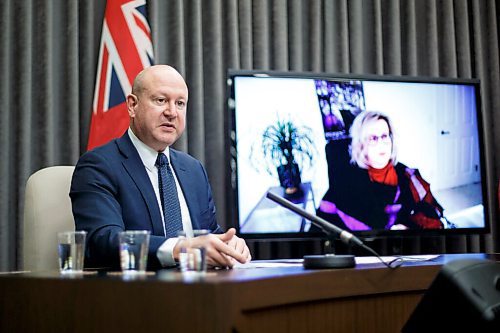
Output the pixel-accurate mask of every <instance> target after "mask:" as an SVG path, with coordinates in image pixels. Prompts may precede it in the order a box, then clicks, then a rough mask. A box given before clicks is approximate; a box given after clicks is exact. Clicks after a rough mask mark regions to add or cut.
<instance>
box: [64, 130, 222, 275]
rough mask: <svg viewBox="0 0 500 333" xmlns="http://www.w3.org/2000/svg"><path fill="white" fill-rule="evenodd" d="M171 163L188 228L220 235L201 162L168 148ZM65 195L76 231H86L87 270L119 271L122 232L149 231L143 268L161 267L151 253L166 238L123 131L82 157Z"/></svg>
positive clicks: (149, 187)
mask: <svg viewBox="0 0 500 333" xmlns="http://www.w3.org/2000/svg"><path fill="white" fill-rule="evenodd" d="M170 160H171V164H172V166H173V168H174V170H175V173H176V175H177V179H178V181H179V183H180V186H181V188H182V192H183V194H184V197H185V198H186V202H187V205H188V208H189V214H190V216H191V222H192V225H193V229H209V230H210V231H212V232H214V233H219V232H221V229H220V227H219V226H218V224H217V221H216V217H215V205H214V201H213V199H212V190H211V188H210V185H209V183H208V178H207V174H206V171H205V169H204V168H203V166H202V165H201V163H200V162H199V161H198V160H196V159H194V158H193V157H191V156H189V155H188V154H185V153H182V152H179V151H176V150H174V149H170ZM70 197H71V201H72V204H73V215H74V218H75V224H76V229H77V230H85V231H87V232H88V234H87V250H86V258H85V266H86V267H112V268H118V267H119V243H118V233H119V232H120V231H123V230H149V231H150V232H151V238H150V245H149V256H148V267H149V268H158V267H160V263H159V260H158V258H157V256H156V251H157V250H158V247H160V245H161V244H162V243H163V242H164V241H165V240H166V238H165V235H164V233H163V221H162V218H161V214H160V207H159V206H158V202H157V199H156V196H155V193H154V190H153V186H152V185H151V181H150V179H149V177H148V174H147V172H146V169H145V167H144V164H143V163H142V160H141V158H140V157H139V153H138V152H137V150H136V149H135V147H134V145H133V144H132V141H131V140H130V137H129V136H128V134H127V133H125V134H124V135H123V136H122V137H121V138H119V139H115V140H113V141H111V142H109V143H108V144H106V145H104V146H101V147H98V148H96V149H94V150H92V151H89V152H87V153H85V154H84V155H82V157H81V158H80V160H79V161H78V164H77V165H76V168H75V172H74V174H73V180H72V182H71V190H70Z"/></svg>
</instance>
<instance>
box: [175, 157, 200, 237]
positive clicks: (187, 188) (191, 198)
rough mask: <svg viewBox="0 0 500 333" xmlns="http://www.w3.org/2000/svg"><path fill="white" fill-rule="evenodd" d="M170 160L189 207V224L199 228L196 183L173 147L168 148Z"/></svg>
mask: <svg viewBox="0 0 500 333" xmlns="http://www.w3.org/2000/svg"><path fill="white" fill-rule="evenodd" d="M169 151H170V161H171V163H172V167H173V168H174V171H175V175H176V176H177V180H178V181H179V185H180V186H181V189H182V194H183V195H184V198H185V199H186V204H187V206H188V209H189V216H190V217H191V224H192V226H193V229H200V224H199V221H198V219H197V218H196V217H197V214H196V212H199V211H200V208H199V207H198V199H197V198H196V194H195V193H196V188H197V184H196V182H195V181H194V179H193V177H190V176H189V173H188V168H187V166H186V165H185V163H184V160H183V158H182V156H181V155H179V154H178V153H177V152H176V151H175V150H174V149H172V148H170V149H169Z"/></svg>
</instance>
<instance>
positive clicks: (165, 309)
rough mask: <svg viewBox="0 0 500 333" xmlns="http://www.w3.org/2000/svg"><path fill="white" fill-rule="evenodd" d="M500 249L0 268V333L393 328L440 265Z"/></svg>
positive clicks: (396, 329)
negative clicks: (143, 270) (220, 265)
mask: <svg viewBox="0 0 500 333" xmlns="http://www.w3.org/2000/svg"><path fill="white" fill-rule="evenodd" d="M471 258H480V259H483V258H488V259H492V260H496V261H499V260H500V255H491V254H490V255H486V254H447V255H442V256H440V257H439V258H437V259H435V260H433V261H430V262H413V263H405V264H404V265H403V266H401V267H399V268H397V269H394V270H391V269H388V268H386V267H385V266H383V265H382V264H378V263H376V264H361V265H360V264H358V265H357V266H356V267H355V268H350V269H328V270H305V269H303V268H302V267H299V266H287V267H275V268H253V269H233V270H220V271H209V272H208V273H207V276H206V277H205V278H204V279H202V280H196V279H192V280H190V279H186V277H185V276H183V275H182V274H181V273H180V272H178V271H176V270H162V271H159V272H157V273H156V274H151V275H148V276H145V277H142V278H136V279H126V278H124V277H123V276H122V275H120V274H118V273H106V274H104V273H99V274H97V273H92V272H91V273H88V274H85V275H83V276H77V277H65V276H60V275H59V274H58V273H57V272H30V273H28V272H25V273H9V274H0V332H87V333H88V332H120V333H123V332H134V331H136V332H141V333H142V332H319V331H324V332H367V331H369V332H399V331H400V329H401V327H402V326H403V324H404V323H405V322H406V320H407V319H408V317H409V315H410V314H411V313H412V311H413V309H414V308H415V306H416V304H417V303H418V302H419V300H420V299H421V296H422V295H423V293H424V292H425V290H426V289H427V288H428V287H429V285H430V284H431V282H432V281H433V279H434V277H435V276H436V275H437V273H438V272H439V269H440V267H441V266H442V265H443V264H445V263H446V262H449V261H451V260H457V259H471Z"/></svg>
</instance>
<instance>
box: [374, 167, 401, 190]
mask: <svg viewBox="0 0 500 333" xmlns="http://www.w3.org/2000/svg"><path fill="white" fill-rule="evenodd" d="M368 176H369V177H370V180H371V181H372V182H377V183H382V184H386V185H392V186H396V185H397V184H398V174H397V173H396V169H394V165H392V163H390V162H389V163H387V165H386V166H385V167H383V168H382V169H375V168H371V167H368Z"/></svg>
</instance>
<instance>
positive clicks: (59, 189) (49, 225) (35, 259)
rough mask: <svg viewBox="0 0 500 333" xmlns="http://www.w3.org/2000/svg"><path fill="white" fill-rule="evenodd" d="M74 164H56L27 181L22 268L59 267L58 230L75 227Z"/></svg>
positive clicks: (49, 268)
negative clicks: (73, 199) (71, 186)
mask: <svg viewBox="0 0 500 333" xmlns="http://www.w3.org/2000/svg"><path fill="white" fill-rule="evenodd" d="M74 169H75V167H74V166H53V167H48V168H45V169H42V170H39V171H37V172H35V173H34V174H32V175H31V176H30V177H29V179H28V181H27V183H26V194H25V201H24V225H23V228H22V230H23V240H22V257H23V269H25V270H31V271H36V270H53V269H57V268H58V255H57V232H59V231H71V230H74V229H75V222H74V219H73V213H72V210H71V200H70V197H69V189H70V185H71V177H72V175H73V171H74Z"/></svg>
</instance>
